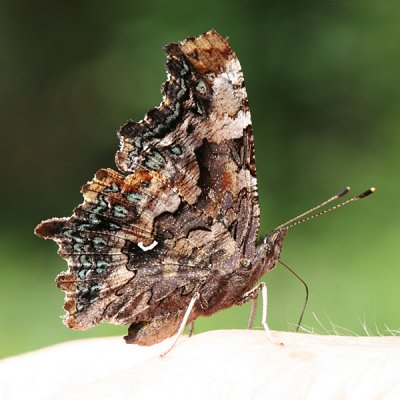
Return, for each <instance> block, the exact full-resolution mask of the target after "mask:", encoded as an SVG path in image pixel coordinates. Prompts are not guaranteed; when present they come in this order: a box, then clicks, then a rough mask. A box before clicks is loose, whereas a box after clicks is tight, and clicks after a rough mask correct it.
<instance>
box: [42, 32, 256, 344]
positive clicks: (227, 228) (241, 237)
mask: <svg viewBox="0 0 400 400" xmlns="http://www.w3.org/2000/svg"><path fill="white" fill-rule="evenodd" d="M165 50H166V53H167V74H168V80H167V81H166V82H165V84H164V85H163V101H162V103H161V105H160V106H159V107H157V108H154V109H152V110H150V111H149V112H148V113H147V114H146V115H145V117H144V119H143V120H141V121H139V122H133V121H129V122H128V123H126V124H125V125H124V126H123V127H122V128H121V129H120V131H119V132H118V135H119V138H120V142H121V147H120V150H119V151H118V153H117V155H116V164H117V167H118V168H119V169H120V171H121V173H118V172H116V171H113V170H111V169H103V170H100V171H99V172H97V174H96V175H95V177H94V179H93V180H92V181H90V182H88V183H87V184H86V185H84V186H83V188H82V193H83V196H84V202H83V203H82V204H81V205H79V206H78V207H77V208H76V209H75V210H74V213H73V215H72V216H71V217H69V218H54V219H50V220H47V221H44V222H42V223H41V224H40V225H39V226H38V227H37V228H36V233H37V234H38V235H39V236H41V237H44V238H50V239H52V240H54V241H56V242H57V243H58V245H59V254H60V255H61V256H62V257H63V258H65V259H66V260H67V262H68V271H66V272H63V273H61V274H60V275H58V277H57V279H56V282H57V286H58V287H59V288H60V289H62V290H63V291H64V292H65V293H66V297H65V304H64V308H65V310H66V315H65V319H64V321H65V323H66V325H67V326H69V327H71V328H74V329H87V328H89V327H91V326H94V325H96V324H98V323H100V322H102V321H110V322H113V323H116V324H129V323H130V324H132V325H131V328H130V331H129V336H128V339H127V340H128V341H129V342H133V343H139V344H152V343H155V342H158V341H160V340H162V339H163V338H165V337H168V336H171V335H172V334H174V333H175V332H176V330H177V328H178V326H179V323H180V320H181V319H182V315H183V313H184V312H185V310H186V308H187V305H188V303H189V301H190V299H191V298H192V296H193V294H194V292H195V291H200V293H202V291H204V295H203V301H202V302H201V303H202V304H201V306H202V307H203V308H206V307H207V305H209V304H211V305H212V303H213V302H214V303H217V302H218V301H219V300H218V299H219V298H218V296H217V295H216V293H217V292H221V290H219V289H220V288H218V284H215V285H214V286H213V285H212V284H210V282H211V281H212V280H213V278H215V277H216V276H218V277H221V279H223V277H224V276H225V275H226V276H229V274H232V273H233V272H234V271H235V269H237V268H238V266H239V265H242V264H243V260H245V261H246V262H248V263H251V261H252V260H253V259H254V254H255V239H256V234H257V230H258V225H259V207H258V199H257V186H256V176H255V161H254V151H253V136H252V127H251V120H250V112H249V109H248V104H247V95H246V91H245V88H244V81H243V75H242V72H241V67H240V64H239V61H238V59H237V57H236V55H235V54H234V52H233V51H232V49H231V48H230V46H229V45H228V43H227V42H226V40H225V39H223V38H222V37H221V36H220V35H219V34H218V33H217V32H215V31H210V32H207V33H205V34H203V35H201V36H199V37H198V38H196V39H194V38H189V39H186V40H185V41H183V42H180V43H178V44H170V45H168V46H166V48H165ZM214 280H215V279H214ZM220 281H221V280H219V281H218V282H220ZM207 285H208V286H207ZM206 287H208V288H209V289H208V290H207V289H204V288H206ZM211 288H213V289H212V290H211ZM200 314H201V307H200V306H198V309H197V314H196V311H195V312H194V313H193V317H196V315H200Z"/></svg>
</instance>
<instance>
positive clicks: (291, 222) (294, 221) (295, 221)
mask: <svg viewBox="0 0 400 400" xmlns="http://www.w3.org/2000/svg"><path fill="white" fill-rule="evenodd" d="M349 191H350V187H349V186H347V187H346V188H344V189H343V190H341V191H340V192H339V193H337V194H336V195H334V196H332V197H331V198H329V199H328V200H326V201H324V202H323V203H321V204H319V205H317V206H315V207H313V208H311V209H310V210H308V211H306V212H304V213H302V214H300V215H298V216H297V217H295V218H292V219H291V220H289V221H287V222H285V223H284V224H282V225H279V226H278V227H277V228H275V229H274V231H276V230H278V229H280V228H286V229H289V228H292V227H293V226H296V225H299V224H302V223H303V222H307V221H311V220H312V219H314V218H317V217H319V216H321V215H324V214H327V213H329V212H331V211H334V210H336V209H338V208H340V207H343V206H345V205H347V204H350V203H354V202H355V201H358V200H361V199H363V198H364V197H367V196H369V195H370V194H372V193H374V192H375V191H376V189H375V188H374V187H372V188H369V189H368V190H366V191H365V192H363V193H361V194H359V195H357V196H354V197H352V198H351V199H348V200H346V201H344V202H342V203H339V204H336V205H335V206H333V207H330V208H327V209H326V210H323V211H320V212H319V213H316V214H313V215H310V216H309V217H307V218H303V217H304V216H306V215H308V214H310V213H312V212H314V211H316V210H318V209H319V208H321V207H323V206H325V205H327V204H328V203H331V202H332V201H334V200H337V199H338V198H340V197H342V196H344V195H345V194H347V193H348V192H349ZM301 218H303V219H301Z"/></svg>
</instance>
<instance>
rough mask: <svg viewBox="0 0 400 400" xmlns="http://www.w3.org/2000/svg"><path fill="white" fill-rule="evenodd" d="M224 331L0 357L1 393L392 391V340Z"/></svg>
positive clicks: (396, 367) (292, 395) (395, 373)
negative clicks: (142, 343) (174, 340)
mask: <svg viewBox="0 0 400 400" xmlns="http://www.w3.org/2000/svg"><path fill="white" fill-rule="evenodd" d="M273 335H274V337H275V338H276V339H278V340H279V341H282V342H283V343H284V346H278V345H275V344H273V343H271V342H270V341H269V340H268V339H267V337H266V335H265V333H264V332H263V331H249V330H224V331H211V332H206V333H202V334H197V335H195V336H193V337H191V338H187V337H183V338H182V339H181V340H180V342H179V343H178V345H177V346H176V347H174V349H173V350H172V351H171V352H170V353H168V355H167V356H166V357H164V358H162V359H161V358H160V354H161V353H163V352H164V351H165V350H166V349H167V348H168V347H169V343H171V339H169V340H168V341H165V342H163V343H160V344H157V345H154V346H151V347H140V346H136V345H126V344H125V343H124V342H123V340H122V339H121V338H119V337H118V338H115V337H112V338H102V339H87V340H79V341H73V342H67V343H63V344H59V345H55V346H52V347H48V348H45V349H42V350H39V351H35V352H32V353H27V354H23V355H20V356H17V357H12V358H9V359H5V360H3V361H1V362H0V382H1V386H0V397H1V398H2V399H4V400H9V399H24V398H29V399H40V400H43V399H96V400H101V399H114V398H115V399H135V400H137V399H157V398H160V399H161V398H162V399H183V398H190V399H191V400H196V399H230V400H231V399H241V400H243V399H296V398H298V399H304V398H307V399H310V398H311V399H314V398H316V399H322V398H323V399H338V398H340V399H343V398H345V399H376V398H379V399H382V398H385V399H392V398H393V399H398V398H400V338H399V337H343V336H319V335H311V334H299V333H289V332H273Z"/></svg>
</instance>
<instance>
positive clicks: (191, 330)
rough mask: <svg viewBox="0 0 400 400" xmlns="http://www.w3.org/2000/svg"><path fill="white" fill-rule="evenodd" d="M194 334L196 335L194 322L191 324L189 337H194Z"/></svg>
mask: <svg viewBox="0 0 400 400" xmlns="http://www.w3.org/2000/svg"><path fill="white" fill-rule="evenodd" d="M193 333H194V321H192V322H191V323H190V324H189V332H188V336H189V337H191V336H193Z"/></svg>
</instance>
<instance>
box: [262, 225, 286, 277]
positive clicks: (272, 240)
mask: <svg viewBox="0 0 400 400" xmlns="http://www.w3.org/2000/svg"><path fill="white" fill-rule="evenodd" d="M287 231H288V230H287V228H279V229H276V230H274V231H272V232H271V233H269V234H268V235H266V236H265V237H264V239H263V240H262V242H261V244H260V245H259V246H258V248H257V261H258V263H259V265H260V267H261V268H262V274H264V273H265V272H267V271H270V270H271V269H273V268H274V267H275V266H276V264H277V263H278V261H279V258H280V256H281V250H282V243H283V239H284V237H285V236H286V234H287Z"/></svg>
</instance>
